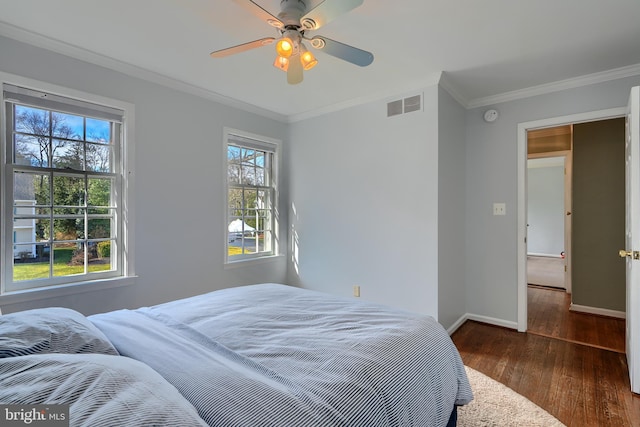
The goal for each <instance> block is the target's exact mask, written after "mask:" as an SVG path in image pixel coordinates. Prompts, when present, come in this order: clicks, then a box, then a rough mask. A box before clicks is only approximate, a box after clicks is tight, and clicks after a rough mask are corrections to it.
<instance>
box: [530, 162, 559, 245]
mask: <svg viewBox="0 0 640 427" xmlns="http://www.w3.org/2000/svg"><path fill="white" fill-rule="evenodd" d="M531 162H532V161H531V160H529V165H531V164H532V163H531ZM534 162H535V160H534ZM527 201H528V204H527V224H528V229H527V230H528V231H527V252H528V253H530V254H536V255H547V256H556V257H558V256H560V252H562V251H564V216H565V215H564V166H546V167H531V166H529V168H528V174H527Z"/></svg>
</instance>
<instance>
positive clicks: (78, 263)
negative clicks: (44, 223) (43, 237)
mask: <svg viewBox="0 0 640 427" xmlns="http://www.w3.org/2000/svg"><path fill="white" fill-rule="evenodd" d="M84 264H85V262H84V245H83V244H82V243H80V242H66V243H56V244H54V245H53V275H54V276H70V275H74V274H82V273H84Z"/></svg>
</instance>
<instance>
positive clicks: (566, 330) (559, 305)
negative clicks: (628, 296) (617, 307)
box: [527, 286, 625, 353]
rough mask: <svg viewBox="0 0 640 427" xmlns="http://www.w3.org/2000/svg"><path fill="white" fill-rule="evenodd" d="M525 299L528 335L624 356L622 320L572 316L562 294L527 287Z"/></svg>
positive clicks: (567, 301)
mask: <svg viewBox="0 0 640 427" xmlns="http://www.w3.org/2000/svg"><path fill="white" fill-rule="evenodd" d="M527 298H528V314H527V319H528V332H529V333H532V334H538V335H542V336H549V337H552V338H559V339H564V340H568V341H571V342H578V343H585V344H589V345H593V346H596V347H601V348H605V349H611V350H613V351H617V352H620V353H624V351H625V338H624V334H625V321H624V319H616V318H613V317H604V316H594V315H591V314H585V313H578V312H572V311H570V310H569V306H570V304H571V295H570V294H567V293H566V292H564V291H562V290H557V289H552V288H545V287H540V286H529V287H528V290H527Z"/></svg>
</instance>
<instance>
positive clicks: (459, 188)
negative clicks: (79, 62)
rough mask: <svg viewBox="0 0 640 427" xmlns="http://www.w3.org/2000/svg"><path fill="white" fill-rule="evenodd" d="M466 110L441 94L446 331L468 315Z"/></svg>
mask: <svg viewBox="0 0 640 427" xmlns="http://www.w3.org/2000/svg"><path fill="white" fill-rule="evenodd" d="M464 121H465V110H464V108H462V106H461V105H460V104H458V103H457V102H456V101H455V100H454V99H453V98H451V96H450V95H449V94H448V93H447V92H446V91H445V90H444V89H442V88H439V90H438V321H439V322H440V323H441V324H442V325H444V326H445V327H446V328H449V327H451V326H452V325H454V323H455V322H456V321H457V320H459V319H460V318H461V317H462V316H464V315H465V314H466V304H465V283H466V278H465V270H464V268H462V266H463V265H464V250H465V237H466V233H465V228H464V223H465V176H466V173H465V130H464V129H465V128H464Z"/></svg>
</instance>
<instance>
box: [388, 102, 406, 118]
mask: <svg viewBox="0 0 640 427" xmlns="http://www.w3.org/2000/svg"><path fill="white" fill-rule="evenodd" d="M398 114H402V99H399V100H397V101H392V102H389V103H388V104H387V117H391V116H397V115H398Z"/></svg>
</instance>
